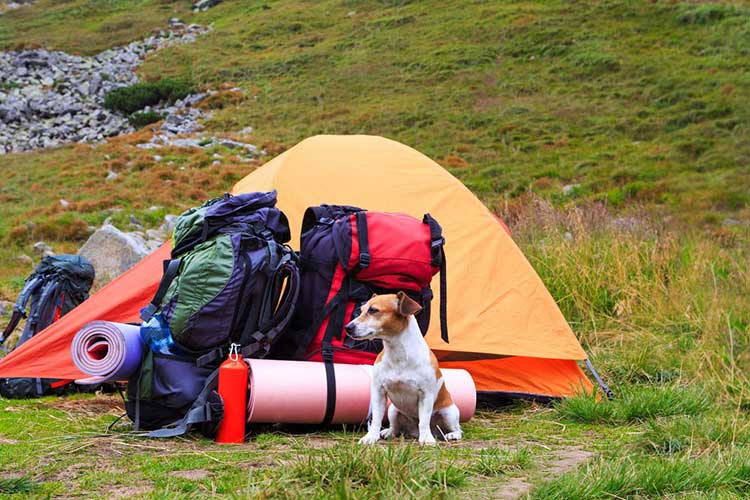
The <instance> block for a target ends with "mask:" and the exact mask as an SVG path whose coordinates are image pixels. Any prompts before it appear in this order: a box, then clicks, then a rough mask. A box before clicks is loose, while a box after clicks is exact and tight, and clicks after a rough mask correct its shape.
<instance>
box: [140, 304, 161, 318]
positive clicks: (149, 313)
mask: <svg viewBox="0 0 750 500" xmlns="http://www.w3.org/2000/svg"><path fill="white" fill-rule="evenodd" d="M156 309H158V307H157V306H156V305H154V303H153V302H151V303H149V305H147V306H146V307H144V308H143V309H141V320H143V321H148V320H150V319H151V318H153V317H154V313H156Z"/></svg>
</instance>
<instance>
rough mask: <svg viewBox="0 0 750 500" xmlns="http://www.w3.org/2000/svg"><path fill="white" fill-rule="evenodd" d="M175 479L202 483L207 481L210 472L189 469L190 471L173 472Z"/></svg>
mask: <svg viewBox="0 0 750 500" xmlns="http://www.w3.org/2000/svg"><path fill="white" fill-rule="evenodd" d="M172 475H173V476H174V477H179V478H180V479H189V480H190V481H200V480H202V479H206V478H208V476H209V472H208V471H207V470H205V469H189V470H176V471H174V472H172Z"/></svg>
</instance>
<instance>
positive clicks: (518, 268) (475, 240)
mask: <svg viewBox="0 0 750 500" xmlns="http://www.w3.org/2000/svg"><path fill="white" fill-rule="evenodd" d="M271 189H276V190H277V191H278V192H279V208H281V209H282V210H283V211H284V212H285V213H286V214H287V216H288V217H289V222H290V225H291V228H292V234H293V235H295V237H294V239H293V241H292V243H291V244H292V246H293V247H297V246H298V245H299V238H298V235H299V232H300V227H301V220H302V215H303V213H304V211H305V208H307V207H308V206H312V205H319V204H321V203H331V204H347V205H356V206H361V207H364V208H367V209H370V210H379V211H388V212H403V213H407V214H410V215H413V216H415V217H418V218H421V216H422V215H423V214H424V213H426V212H429V213H430V214H432V215H433V216H434V217H435V218H436V219H437V220H438V221H439V222H440V224H441V225H442V227H443V234H444V235H445V238H446V247H445V249H446V255H447V263H448V273H447V277H448V321H449V330H450V344H445V343H443V342H442V340H441V339H440V332H439V324H440V323H439V319H438V318H437V317H434V318H433V320H432V321H431V325H432V327H431V328H430V331H429V332H428V334H427V337H426V338H427V340H428V343H429V344H430V347H432V349H433V350H434V351H435V352H436V354H437V355H438V358H439V359H440V360H441V365H442V366H445V367H460V368H465V369H467V370H468V371H469V372H470V373H471V374H472V376H473V378H474V380H475V382H476V384H477V390H478V391H480V392H491V393H505V394H511V395H533V396H551V397H559V396H569V395H572V394H574V393H576V392H578V391H580V390H582V389H583V390H589V391H590V390H591V388H592V385H591V383H590V382H589V380H588V379H587V378H586V376H585V375H584V374H583V372H582V371H581V369H580V367H579V366H578V363H577V362H578V361H585V360H586V353H585V352H584V351H583V349H582V348H581V346H580V344H579V343H578V340H577V339H576V337H575V335H574V334H573V332H572V331H571V329H570V327H569V326H568V324H567V322H566V321H565V318H564V317H563V315H562V313H561V312H560V310H559V309H558V307H557V305H556V304H555V301H554V299H553V298H552V296H551V295H550V294H549V292H548V291H547V289H546V288H545V286H544V284H543V283H542V282H541V280H540V279H539V276H537V274H536V272H535V271H534V269H533V268H532V267H531V265H530V264H529V262H528V261H527V260H526V258H525V257H524V256H523V254H522V253H521V251H520V250H519V248H518V247H517V246H516V245H515V243H514V242H513V240H512V238H511V237H510V235H509V234H508V232H507V229H505V227H504V226H503V225H502V222H500V221H499V219H497V218H496V217H495V216H494V215H493V214H492V213H491V212H490V211H489V210H488V209H487V208H486V207H485V206H484V205H483V204H482V203H481V202H480V201H479V200H478V199H477V198H476V197H475V196H474V195H473V194H472V193H471V192H470V191H469V190H468V189H467V188H466V187H465V186H464V185H463V184H462V183H461V182H460V181H459V180H457V179H456V178H454V177H453V176H451V175H450V174H449V173H448V172H447V171H446V170H444V169H443V168H442V167H440V166H439V165H438V164H437V163H435V162H434V161H432V160H431V159H429V158H428V157H426V156H424V155H423V154H421V153H419V152H417V151H415V150H414V149H411V148H409V147H407V146H404V145H403V144H400V143H398V142H395V141H391V140H388V139H384V138H382V137H373V136H316V137H312V138H310V139H307V140H305V141H303V142H301V143H300V144H298V145H297V146H295V147H293V148H292V149H290V150H288V151H286V152H285V153H283V154H282V155H280V156H278V157H277V158H275V159H273V160H272V161H270V162H268V163H267V164H265V165H263V166H262V167H260V168H258V169H257V170H255V171H254V172H253V173H251V174H250V175H248V176H247V177H245V178H244V179H242V180H241V181H240V182H238V183H237V184H236V185H235V186H234V188H233V193H234V194H238V193H244V192H250V191H268V190H271ZM167 252H168V249H166V248H165V247H163V248H161V249H160V250H158V251H157V252H155V254H153V255H151V256H149V257H148V258H147V259H145V260H144V261H142V262H141V263H139V264H138V265H137V266H135V267H134V268H132V269H131V270H130V271H128V272H127V273H126V274H124V275H123V276H121V277H119V278H118V279H116V280H115V281H113V282H111V283H110V284H109V285H108V286H106V287H105V288H103V289H101V290H100V291H99V292H97V293H96V294H94V295H93V296H92V297H91V298H90V299H89V300H88V301H86V302H85V303H84V304H82V305H81V306H79V307H78V308H76V309H75V310H73V311H72V312H70V313H69V314H68V315H66V316H65V317H63V318H62V319H61V320H60V321H58V322H57V323H55V324H53V325H52V326H51V327H49V328H48V329H47V330H45V331H44V332H43V333H41V334H39V335H37V336H36V337H35V338H33V339H32V340H31V341H29V342H27V343H26V344H24V345H23V346H22V347H21V348H19V349H18V350H17V351H14V352H13V353H11V354H10V355H9V356H8V357H7V358H5V359H4V360H3V361H2V362H0V377H8V376H35V377H51V378H77V377H80V375H81V374H80V373H78V371H77V370H76V368H75V366H73V365H72V362H71V359H70V355H69V346H70V342H71V339H72V336H73V335H74V334H75V332H76V331H77V330H78V328H80V327H81V326H82V325H83V324H85V323H87V322H88V321H92V320H94V319H104V320H111V321H137V318H138V312H139V309H140V308H141V307H143V306H144V305H145V304H147V303H148V300H149V299H150V298H151V294H152V293H153V292H154V290H155V288H156V286H157V284H158V281H159V278H160V276H161V260H162V259H163V258H165V257H166V256H167ZM439 288H440V287H439V286H437V284H434V286H433V289H434V290H436V291H437V290H439ZM437 312H438V308H433V314H435V315H437Z"/></svg>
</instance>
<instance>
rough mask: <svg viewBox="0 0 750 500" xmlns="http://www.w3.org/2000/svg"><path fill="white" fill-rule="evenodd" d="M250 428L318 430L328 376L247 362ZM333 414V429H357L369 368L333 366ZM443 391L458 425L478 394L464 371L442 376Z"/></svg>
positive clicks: (316, 365)
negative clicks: (288, 426)
mask: <svg viewBox="0 0 750 500" xmlns="http://www.w3.org/2000/svg"><path fill="white" fill-rule="evenodd" d="M246 361H247V363H248V365H249V366H250V397H249V399H248V412H247V419H248V422H251V423H284V424H317V423H320V422H322V421H323V417H324V416H325V412H326V395H327V385H326V371H325V365H324V364H323V363H320V362H308V361H277V360H268V359H247V360H246ZM334 370H335V373H336V411H335V412H334V414H333V420H332V422H333V423H338V424H360V423H363V422H365V420H367V416H368V413H369V409H370V373H371V371H372V366H369V365H343V364H335V365H334ZM442 373H443V378H444V379H445V385H446V388H447V389H448V391H449V392H450V393H451V396H452V397H453V401H454V402H455V403H456V406H458V409H459V412H460V414H461V421H462V422H465V421H467V420H469V419H471V417H472V416H473V415H474V410H475V409H476V401H477V392H476V387H475V385H474V381H473V380H472V378H471V375H469V373H468V372H467V371H466V370H454V369H445V370H442Z"/></svg>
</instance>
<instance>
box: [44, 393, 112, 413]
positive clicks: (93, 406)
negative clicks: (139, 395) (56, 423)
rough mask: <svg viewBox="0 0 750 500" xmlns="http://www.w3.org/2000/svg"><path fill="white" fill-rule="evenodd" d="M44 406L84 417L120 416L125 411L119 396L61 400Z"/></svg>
mask: <svg viewBox="0 0 750 500" xmlns="http://www.w3.org/2000/svg"><path fill="white" fill-rule="evenodd" d="M44 406H47V407H50V408H54V409H56V410H60V411H64V412H66V413H74V414H78V415H86V416H95V415H103V414H109V413H111V414H116V415H120V414H121V413H122V412H123V411H125V410H124V408H123V404H122V399H121V398H120V397H119V396H107V395H96V396H95V397H93V398H87V399H79V398H74V399H66V398H61V399H56V400H54V401H51V402H49V403H47V404H45V405H44Z"/></svg>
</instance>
